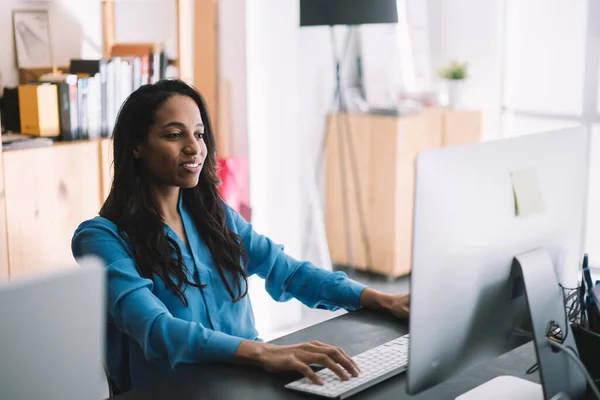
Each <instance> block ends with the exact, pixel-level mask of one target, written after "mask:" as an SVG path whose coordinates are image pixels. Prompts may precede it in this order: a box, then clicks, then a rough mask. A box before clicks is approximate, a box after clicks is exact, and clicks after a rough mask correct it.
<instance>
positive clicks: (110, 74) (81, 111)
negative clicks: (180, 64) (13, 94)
mask: <svg viewBox="0 0 600 400" xmlns="http://www.w3.org/2000/svg"><path fill="white" fill-rule="evenodd" d="M167 66H168V60H167V58H166V56H165V52H164V50H163V49H162V48H161V47H160V46H157V45H155V44H126V43H125V44H116V45H115V46H113V49H112V57H111V58H110V59H99V60H81V59H72V60H71V61H70V66H69V72H68V73H62V72H53V73H47V74H43V75H41V76H39V78H38V80H36V81H32V82H29V83H27V84H26V85H40V84H49V83H50V84H54V85H56V86H57V88H56V89H57V97H58V107H57V113H58V121H59V125H60V126H59V129H58V130H59V132H60V134H59V138H60V139H61V140H81V139H98V138H103V137H109V136H111V133H112V130H113V127H114V124H115V121H116V117H117V114H118V111H119V109H120V107H121V105H122V104H123V102H124V101H125V100H126V99H127V97H128V96H129V95H130V94H131V93H132V92H133V91H134V90H136V89H138V88H139V87H140V86H142V85H145V84H149V83H156V82H158V81H159V80H160V79H164V78H166V76H167ZM20 103H21V102H20ZM22 112H23V110H21V113H22ZM21 128H23V126H22V127H21ZM21 133H29V134H36V133H35V132H24V131H22V132H21ZM47 136H49V135H47Z"/></svg>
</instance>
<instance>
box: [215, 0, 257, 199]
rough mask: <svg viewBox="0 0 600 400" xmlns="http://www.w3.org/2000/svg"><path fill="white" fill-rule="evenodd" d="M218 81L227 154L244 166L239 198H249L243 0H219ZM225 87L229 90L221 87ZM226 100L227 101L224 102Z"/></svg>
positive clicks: (244, 11) (244, 3)
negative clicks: (225, 125) (229, 146)
mask: <svg viewBox="0 0 600 400" xmlns="http://www.w3.org/2000/svg"><path fill="white" fill-rule="evenodd" d="M218 24H219V35H218V37H219V43H218V54H219V84H220V100H219V107H220V112H221V113H222V115H223V113H224V115H225V118H227V122H228V126H229V135H230V138H231V139H230V143H231V148H230V149H229V151H230V152H231V156H233V157H236V158H238V159H239V160H240V163H241V164H242V165H243V166H244V168H243V170H242V171H240V172H241V173H242V176H241V179H240V180H239V181H238V182H239V185H240V192H241V193H240V194H241V201H242V202H244V203H246V204H248V203H249V202H250V197H249V196H250V188H249V179H250V176H249V173H250V172H249V168H248V163H249V161H248V118H247V114H248V109H247V87H246V2H245V1H240V0H220V1H219V21H218ZM226 90H229V93H228V94H227V93H224V91H226ZM227 101H228V102H227Z"/></svg>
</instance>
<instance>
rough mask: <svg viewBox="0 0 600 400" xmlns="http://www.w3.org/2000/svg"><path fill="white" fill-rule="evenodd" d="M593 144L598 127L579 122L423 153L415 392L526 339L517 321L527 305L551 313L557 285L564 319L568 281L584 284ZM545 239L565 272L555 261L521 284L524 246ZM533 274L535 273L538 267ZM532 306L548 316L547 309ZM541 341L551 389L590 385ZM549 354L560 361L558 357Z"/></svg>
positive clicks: (523, 320)
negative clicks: (518, 263)
mask: <svg viewBox="0 0 600 400" xmlns="http://www.w3.org/2000/svg"><path fill="white" fill-rule="evenodd" d="M588 148H589V136H588V133H587V130H586V129H585V128H583V127H574V128H569V129H562V130H557V131H552V132H545V133H540V134H532V135H525V136H519V137H514V138H508V139H502V140H496V141H489V142H482V143H475V144H467V145H461V146H454V147H448V148H444V149H439V150H434V151H429V152H424V153H422V154H420V156H419V157H418V160H417V163H416V189H415V213H414V231H413V254H412V272H411V281H410V286H411V314H410V321H409V323H410V334H411V339H410V340H411V343H410V350H409V366H408V376H407V391H408V393H410V394H415V393H418V392H421V391H423V390H425V389H427V388H430V387H432V386H434V385H436V384H438V383H441V382H442V381H444V380H446V379H448V378H450V377H451V376H453V375H455V374H457V373H459V372H461V371H464V370H465V369H467V368H470V367H474V366H476V365H479V364H481V363H484V362H487V361H490V360H491V359H492V358H495V357H497V356H499V355H500V354H503V353H505V352H507V351H509V350H511V349H513V348H514V347H516V346H517V345H519V344H520V341H519V338H518V336H517V335H515V334H514V333H515V330H514V328H515V327H523V326H527V324H528V322H530V319H529V312H530V311H529V308H528V304H529V306H530V307H531V306H534V307H532V308H531V312H532V313H534V312H535V313H538V314H539V313H540V312H541V313H543V312H545V310H542V309H540V306H539V304H540V301H539V300H540V299H539V298H538V299H537V300H536V296H538V297H539V296H546V295H548V296H553V297H552V300H551V302H553V304H551V307H550V308H552V310H553V312H555V313H558V314H557V315H562V317H563V319H564V305H563V304H562V303H560V302H562V301H563V300H562V297H561V295H562V289H560V287H558V283H557V281H558V282H561V283H562V284H563V285H565V286H567V287H573V286H574V285H575V284H576V282H577V277H578V276H580V275H578V268H580V266H581V262H582V258H583V250H582V243H583V240H582V236H583V232H584V228H585V226H584V215H585V209H586V198H587V183H588V182H587V177H588V158H589V157H588ZM536 250H541V252H542V254H546V255H548V256H549V258H547V260H548V264H550V262H551V264H552V266H553V267H554V271H552V267H550V270H549V271H548V270H547V271H546V272H549V273H544V272H542V273H540V275H538V277H539V279H538V280H537V281H538V282H539V283H540V285H539V289H541V290H538V289H537V288H536V287H535V285H532V284H531V276H529V277H528V279H529V282H525V283H526V284H527V283H529V287H527V288H523V287H522V286H521V287H519V285H518V283H519V280H518V279H516V275H518V272H519V271H517V269H518V268H515V265H514V263H513V262H514V261H515V259H514V257H516V256H518V255H521V254H525V253H528V252H531V251H536ZM543 261H544V259H543V257H542V264H543ZM534 264H535V263H534ZM531 268H536V266H535V265H534V266H533V267H531ZM526 272H528V271H527V270H526ZM553 272H554V273H553ZM532 273H534V275H533V279H534V280H536V279H537V278H536V275H535V273H537V272H533V271H532ZM524 275H526V274H523V276H524ZM552 281H553V282H554V286H553V285H552V284H551V283H550V284H549V283H548V282H552ZM521 282H522V281H521ZM542 284H543V285H542ZM544 285H545V286H544ZM548 285H549V286H548ZM548 288H550V289H549V290H548ZM525 289H526V290H527V291H528V292H527V296H525V291H524V290H525ZM536 291H537V293H536ZM527 298H529V303H528V302H527V301H526V299H527ZM544 301H545V300H544ZM557 302H559V303H557ZM546 306H549V305H548V304H546ZM533 308H535V310H534V309H533ZM542 308H543V307H542ZM546 308H548V307H546ZM533 317H539V318H537V319H538V320H542V321H545V319H544V318H545V317H546V316H545V315H533ZM555 319H559V321H560V324H561V325H564V322H563V319H561V318H558V317H555ZM544 323H545V322H544ZM544 329H545V327H544ZM563 329H564V327H563ZM567 329H568V324H567ZM538 331H539V332H538V333H541V329H540V330H538ZM541 334H542V335H544V333H541ZM571 339H572V335H571ZM536 345H537V347H536V349H537V354H538V359H540V360H542V361H543V362H544V364H545V365H544V366H542V365H540V368H541V370H540V375H541V378H542V384H543V385H544V387H545V389H544V390H545V392H546V395H547V393H548V391H549V390H555V388H556V387H559V388H562V387H564V386H567V390H572V391H578V390H580V389H581V385H585V381H582V379H583V378H582V375H580V372H579V370H577V369H576V367H575V365H574V364H571V363H570V360H568V359H567V358H566V356H565V355H564V354H563V355H561V354H556V357H558V358H557V359H553V358H552V357H553V355H551V356H549V355H548V352H547V350H548V349H547V342H546V341H543V343H542V341H539V342H536ZM552 354H554V353H552ZM548 357H550V358H548ZM549 359H550V360H551V364H552V362H553V363H554V364H556V368H555V370H553V367H552V366H550V367H548V366H547V364H548V360H549ZM542 367H544V368H545V369H544V368H542ZM544 373H546V374H547V375H544ZM561 375H562V376H561ZM549 377H552V379H551V378H549ZM544 380H546V382H544ZM550 380H554V381H556V382H549V381H550ZM553 385H554V387H552V386H553ZM569 385H571V386H573V387H571V388H570V389H569ZM548 388H550V389H548Z"/></svg>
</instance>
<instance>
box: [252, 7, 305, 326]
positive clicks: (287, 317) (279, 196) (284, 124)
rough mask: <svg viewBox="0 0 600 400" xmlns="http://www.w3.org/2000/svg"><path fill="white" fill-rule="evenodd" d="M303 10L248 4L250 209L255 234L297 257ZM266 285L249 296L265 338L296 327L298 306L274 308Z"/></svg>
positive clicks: (259, 285) (254, 284)
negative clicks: (300, 23) (275, 331)
mask: <svg viewBox="0 0 600 400" xmlns="http://www.w3.org/2000/svg"><path fill="white" fill-rule="evenodd" d="M298 21H299V10H298V3H297V1H295V0H247V1H246V66H247V67H246V68H247V72H246V74H247V75H246V79H247V97H246V101H247V116H248V148H249V154H250V171H251V179H250V204H251V206H252V220H253V224H254V228H255V229H256V230H257V231H258V232H260V233H263V234H265V235H267V236H269V237H270V238H272V239H273V240H274V241H276V242H277V243H282V244H285V246H286V252H287V253H288V254H290V255H292V256H295V257H298V255H299V252H300V236H301V234H300V186H299V184H298V182H299V179H300V171H299V165H300V158H301V157H302V156H303V154H301V152H300V151H298V150H299V142H300V140H301V132H302V129H301V127H302V124H301V119H300V118H299V115H298V86H297V71H298V51H297V46H296V43H297V41H298ZM263 285H264V284H263V282H262V281H257V280H254V281H253V282H252V286H251V288H250V290H251V295H252V301H253V304H254V308H255V311H256V322H257V327H258V329H259V332H260V331H265V330H273V329H277V328H279V327H281V326H284V325H286V324H292V323H297V322H298V321H299V320H300V318H301V309H300V306H299V303H297V302H296V301H295V300H294V301H292V302H288V303H282V304H275V303H274V302H272V301H271V300H270V299H269V298H268V297H267V295H266V293H265V292H264V289H262V287H263Z"/></svg>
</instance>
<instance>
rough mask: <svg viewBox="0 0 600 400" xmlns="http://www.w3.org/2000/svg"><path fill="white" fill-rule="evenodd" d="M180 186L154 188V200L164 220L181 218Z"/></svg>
mask: <svg viewBox="0 0 600 400" xmlns="http://www.w3.org/2000/svg"><path fill="white" fill-rule="evenodd" d="M180 190H181V189H180V188H178V187H156V188H152V195H153V197H154V202H155V204H156V206H157V207H158V212H159V213H160V215H161V216H162V218H163V220H164V221H166V222H168V221H173V220H176V219H178V218H179V209H178V207H177V206H178V204H179V192H180Z"/></svg>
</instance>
